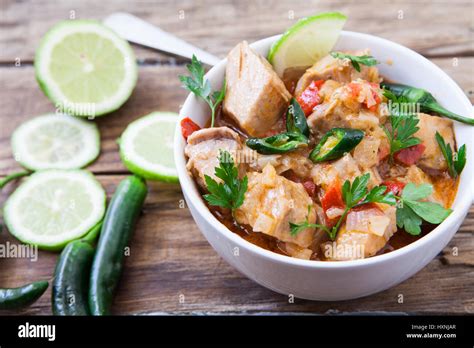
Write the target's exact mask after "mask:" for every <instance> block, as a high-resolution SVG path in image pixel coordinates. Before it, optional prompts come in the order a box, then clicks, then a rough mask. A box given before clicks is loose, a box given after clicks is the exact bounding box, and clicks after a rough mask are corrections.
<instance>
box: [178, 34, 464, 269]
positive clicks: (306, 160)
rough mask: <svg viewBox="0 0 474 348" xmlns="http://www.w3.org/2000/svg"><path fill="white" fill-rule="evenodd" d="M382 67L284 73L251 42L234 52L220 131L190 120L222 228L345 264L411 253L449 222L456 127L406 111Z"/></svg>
mask: <svg viewBox="0 0 474 348" xmlns="http://www.w3.org/2000/svg"><path fill="white" fill-rule="evenodd" d="M354 57H356V58H354ZM357 57H359V58H360V59H358V58H357ZM375 58H376V57H375ZM375 58H374V57H371V55H370V51H369V50H368V49H361V50H360V51H352V52H346V51H344V52H331V53H330V54H328V55H327V56H325V57H323V58H322V59H319V60H318V61H316V62H314V65H313V66H311V67H309V68H308V67H306V68H304V69H301V68H295V69H290V70H287V71H286V72H285V73H284V75H283V76H278V74H277V73H276V72H275V71H274V69H273V68H272V65H271V64H270V63H269V62H268V61H267V60H266V58H265V57H263V56H261V55H259V54H258V53H256V52H255V51H254V50H253V49H252V48H251V47H250V46H249V45H248V44H247V42H245V41H244V42H242V43H239V44H238V45H237V46H236V47H234V48H233V49H232V50H231V52H230V53H229V55H228V62H227V66H226V74H225V81H226V82H225V83H226V86H225V97H224V95H223V101H222V103H221V105H220V106H219V107H218V108H217V109H216V114H215V120H214V119H213V120H212V125H211V124H208V125H207V126H206V127H204V128H201V127H199V126H197V125H196V124H194V123H193V122H192V121H191V120H190V119H185V120H183V122H182V123H181V125H182V129H183V135H184V136H185V138H186V141H187V145H186V148H185V155H186V158H187V169H188V171H189V173H190V175H192V176H193V178H194V179H195V181H196V184H197V185H198V187H199V190H200V191H201V193H202V194H203V196H204V198H205V201H206V203H207V204H208V206H209V209H210V210H211V212H212V213H213V214H214V216H216V217H217V219H218V220H219V221H221V222H222V223H223V224H224V225H225V226H226V227H227V228H229V229H230V230H231V231H233V232H234V233H237V234H238V235H240V236H241V237H242V238H244V239H246V240H247V241H249V242H251V243H254V244H256V245H258V246H260V247H262V248H265V249H268V250H271V251H273V252H276V253H280V254H284V255H287V256H290V257H296V258H301V259H308V260H321V261H339V260H352V259H359V258H367V257H371V256H375V255H379V254H382V253H386V252H390V251H392V250H394V249H398V248H401V247H403V246H405V245H407V244H409V243H412V242H414V241H416V240H417V239H419V238H422V236H423V235H425V234H427V233H429V232H430V231H431V230H432V229H434V227H436V225H437V224H439V223H441V222H442V220H444V219H445V218H446V217H447V215H449V213H450V209H449V207H450V206H451V204H452V202H453V200H454V198H455V195H456V190H457V182H458V175H457V174H459V173H460V171H461V170H462V165H459V166H458V169H460V170H459V173H456V172H455V169H454V167H455V166H454V165H453V163H451V161H450V160H451V158H450V157H447V156H450V155H451V156H452V155H453V153H455V149H456V141H455V136H454V132H453V121H452V120H451V119H448V118H445V117H439V116H438V114H437V113H436V112H428V111H427V110H425V109H423V108H421V110H420V108H418V109H416V110H415V111H413V110H411V111H403V110H400V109H398V110H397V109H396V108H395V106H398V107H400V106H403V104H405V106H416V105H415V104H413V105H410V104H409V103H407V102H406V101H407V100H406V99H402V98H401V95H403V93H400V89H399V88H400V86H402V87H403V85H397V84H393V83H390V81H386V80H384V78H383V77H382V76H380V74H379V71H378V68H377V65H376V63H377V62H376V60H375ZM354 61H359V64H356V63H354ZM405 87H406V86H405ZM397 88H398V89H397ZM223 93H224V92H223ZM404 102H405V103H404ZM397 103H398V104H397ZM448 147H449V149H450V151H451V152H449V151H448V153H446V149H447V148H448ZM223 154H230V158H227V164H228V165H229V166H228V167H224V164H225V158H224V157H225V156H223ZM219 168H221V169H222V170H221V171H220V172H219ZM226 168H227V169H226ZM231 169H232V170H234V172H233V173H234V174H235V177H234V178H233V179H232V180H231V179H230V176H231V174H232V170H231ZM225 170H227V172H226V173H227V174H226V175H228V176H223V172H224V171H225ZM227 179H229V181H226V180H227ZM232 182H233V183H234V184H235V185H237V187H238V188H237V189H236V190H235V192H234V191H233V189H232V187H231V185H232ZM218 185H221V186H220V188H219V187H218ZM225 185H230V186H225ZM219 189H221V191H219ZM225 190H227V191H225ZM239 190H240V191H239ZM219 192H221V196H219V195H218V193H219ZM226 192H227V193H226ZM239 192H240V194H241V197H240V196H239ZM231 193H235V197H236V198H235V200H234V203H233V204H234V205H229V204H230V203H229V204H227V203H225V202H223V201H222V200H223V198H222V197H223V196H225V194H229V195H231ZM427 210H429V211H427ZM434 211H436V212H437V214H438V215H439V216H434V213H433V212H434ZM430 214H431V215H430Z"/></svg>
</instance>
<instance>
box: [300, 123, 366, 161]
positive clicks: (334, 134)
mask: <svg viewBox="0 0 474 348" xmlns="http://www.w3.org/2000/svg"><path fill="white" fill-rule="evenodd" d="M362 138H364V132H363V131H361V130H359V129H352V128H333V129H331V130H330V131H329V132H327V133H326V134H325V135H324V136H323V138H322V139H321V141H320V142H319V144H318V145H317V146H316V147H315V148H314V150H313V151H311V153H310V155H309V158H310V159H311V160H312V161H313V162H316V163H317V162H323V161H328V160H334V159H338V158H341V157H342V156H344V154H345V153H347V152H349V151H351V150H352V149H353V148H355V147H356V146H357V145H358V144H359V143H360V142H361V140H362Z"/></svg>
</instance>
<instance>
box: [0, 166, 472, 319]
mask: <svg viewBox="0 0 474 348" xmlns="http://www.w3.org/2000/svg"><path fill="white" fill-rule="evenodd" d="M97 178H98V179H99V180H100V182H101V183H102V184H103V186H104V187H105V189H106V190H107V193H108V195H109V196H110V195H111V194H112V192H113V191H114V190H115V187H116V185H117V183H118V182H119V181H120V180H121V179H123V178H124V176H121V175H97ZM14 187H15V185H14V184H12V185H10V186H9V187H8V189H7V191H6V192H4V194H3V196H4V197H5V196H6V195H7V194H8V193H9V192H10V191H11V190H13V189H14ZM149 187H150V193H149V195H148V197H147V199H146V204H145V207H144V210H143V215H142V216H141V218H140V220H139V222H138V225H137V227H136V229H135V234H134V236H133V239H132V241H131V244H130V250H131V255H130V256H129V257H127V258H126V261H125V268H124V273H123V278H122V281H121V282H120V286H119V289H118V292H117V296H116V299H115V303H114V307H113V308H114V313H115V314H138V313H142V314H143V313H155V314H157V313H163V312H166V313H178V312H179V313H181V312H184V313H188V312H202V313H209V312H229V311H230V312H240V313H242V312H246V313H253V312H262V311H263V312H308V313H338V312H372V311H389V312H410V313H427V312H430V313H447V312H449V313H466V312H468V313H473V312H474V299H473V298H472V286H473V279H474V261H473V257H472V255H473V252H474V243H473V239H472V233H473V228H472V227H473V225H472V224H471V225H470V231H464V230H463V229H461V230H460V231H459V232H458V233H457V234H456V235H455V237H454V238H453V239H452V241H451V242H450V243H449V245H448V246H447V247H446V248H444V250H443V252H442V253H440V255H438V257H437V258H436V259H435V260H433V261H432V262H431V263H430V264H429V265H428V266H427V267H425V268H424V269H423V270H422V271H420V272H419V273H418V274H417V275H415V276H414V277H412V278H410V279H409V280H407V281H405V282H403V283H402V284H400V285H398V286H396V287H393V288H391V289H389V290H386V291H384V292H382V293H380V294H376V295H373V296H369V297H366V298H362V299H358V300H352V301H343V302H315V301H305V300H299V299H296V301H295V303H289V302H288V297H287V296H284V295H280V294H276V293H274V292H272V291H270V290H267V289H265V288H263V287H261V286H259V285H257V284H255V283H254V282H253V281H251V280H249V279H247V278H245V277H244V276H242V275H241V274H240V273H239V272H237V271H236V270H234V269H233V268H232V267H231V266H229V265H228V264H227V263H226V262H225V261H223V260H222V259H221V258H220V257H219V256H217V254H216V253H215V252H214V250H212V248H211V246H210V245H209V244H208V243H207V242H206V240H205V239H204V237H203V236H202V235H201V233H200V232H199V230H198V229H197V227H196V225H195V224H194V221H193V219H192V217H191V215H190V213H189V211H188V209H187V208H183V209H180V208H179V206H180V203H181V202H180V200H181V199H182V195H181V192H180V189H179V186H177V185H169V184H159V183H151V184H150V185H149ZM471 214H473V216H474V207H473V209H471ZM176 221H179V224H177V223H176ZM7 241H9V242H10V243H17V241H16V240H15V239H14V238H13V237H12V236H11V235H9V234H7V233H2V234H0V243H2V244H3V243H6V242H7ZM453 248H457V249H453ZM453 251H457V253H456V254H455V255H456V256H455V255H453ZM56 258H57V254H55V253H51V252H43V251H39V257H38V261H37V262H31V261H30V260H28V259H12V258H10V259H0V269H2V270H8V272H3V271H2V273H1V276H0V287H10V286H17V285H19V284H23V283H27V282H30V281H32V280H35V279H51V278H52V276H53V270H54V266H55V262H56ZM49 291H50V290H48V292H47V293H46V294H45V295H44V296H43V297H42V298H41V299H40V300H39V301H38V302H37V303H35V304H34V305H33V306H31V307H30V308H28V309H26V310H23V311H20V312H18V311H4V312H1V311H0V314H2V313H5V314H50V313H51V309H50V292H49ZM181 295H182V296H184V302H183V303H182V301H181V302H180V297H181V299H183V297H182V296H181ZM399 295H403V301H404V302H403V303H399V302H398V301H399Z"/></svg>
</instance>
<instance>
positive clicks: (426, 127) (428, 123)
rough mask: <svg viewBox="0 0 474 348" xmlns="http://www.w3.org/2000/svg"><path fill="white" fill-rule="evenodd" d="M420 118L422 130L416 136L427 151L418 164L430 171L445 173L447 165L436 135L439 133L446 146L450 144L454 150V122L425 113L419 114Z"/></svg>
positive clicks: (419, 125)
mask: <svg viewBox="0 0 474 348" xmlns="http://www.w3.org/2000/svg"><path fill="white" fill-rule="evenodd" d="M418 118H419V120H420V122H419V123H418V127H419V128H420V129H419V130H418V132H416V133H415V135H414V136H415V137H417V138H419V139H420V140H421V141H422V143H423V145H425V151H424V152H423V154H422V156H421V158H420V160H419V161H418V164H419V165H420V166H421V167H423V168H426V169H429V170H437V171H445V170H446V169H447V168H448V167H447V163H446V160H445V158H444V156H443V153H442V152H441V149H440V147H439V145H438V142H437V141H436V138H435V134H436V132H439V134H441V136H442V137H443V138H444V141H445V142H446V144H450V145H451V148H452V149H454V144H455V142H454V132H453V121H451V120H448V119H446V118H441V117H437V116H431V115H427V114H423V113H419V114H418Z"/></svg>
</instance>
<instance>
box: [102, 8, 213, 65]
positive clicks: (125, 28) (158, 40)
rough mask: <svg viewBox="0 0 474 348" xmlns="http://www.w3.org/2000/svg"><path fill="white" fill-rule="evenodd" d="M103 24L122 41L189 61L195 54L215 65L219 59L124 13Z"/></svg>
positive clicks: (117, 14) (113, 16) (114, 15)
mask: <svg viewBox="0 0 474 348" xmlns="http://www.w3.org/2000/svg"><path fill="white" fill-rule="evenodd" d="M103 23H104V24H105V25H106V26H107V27H109V28H110V29H112V30H113V31H115V32H116V33H117V34H118V35H119V36H120V37H122V38H123V39H125V40H127V41H130V42H133V43H136V44H139V45H143V46H147V47H151V48H154V49H158V50H160V51H164V52H168V53H172V54H175V55H178V56H181V57H185V58H189V59H191V58H192V56H193V54H195V55H196V56H197V57H198V58H199V60H200V61H202V62H203V63H206V64H209V65H211V66H212V65H216V64H217V63H218V62H219V61H220V60H221V59H220V58H218V57H216V56H214V55H212V54H210V53H208V52H206V51H203V50H201V49H200V48H197V47H196V46H193V45H191V44H189V43H187V42H186V41H184V40H181V39H179V38H177V37H176V36H174V35H171V34H170V33H167V32H166V31H164V30H162V29H160V28H158V27H156V26H154V25H152V24H150V23H148V22H146V21H144V20H143V19H140V18H138V17H136V16H134V15H131V14H129V13H125V12H116V13H113V14H111V15H110V16H108V17H106V18H105V19H104V20H103Z"/></svg>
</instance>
